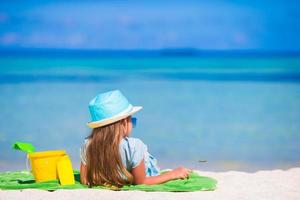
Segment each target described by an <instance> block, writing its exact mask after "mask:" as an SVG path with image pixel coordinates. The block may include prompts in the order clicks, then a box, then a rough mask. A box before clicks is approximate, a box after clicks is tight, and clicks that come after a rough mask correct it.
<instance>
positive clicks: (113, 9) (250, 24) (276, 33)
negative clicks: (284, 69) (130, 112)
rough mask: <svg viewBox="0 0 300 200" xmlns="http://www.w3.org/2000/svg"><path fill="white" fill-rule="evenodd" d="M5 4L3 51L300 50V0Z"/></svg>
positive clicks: (1, 9)
mask: <svg viewBox="0 0 300 200" xmlns="http://www.w3.org/2000/svg"><path fill="white" fill-rule="evenodd" d="M298 2H299V1H291V0H286V1H284V0H277V1H276V0H274V1H256V2H254V1H251V0H247V1H246V0H245V1H241V0H236V1H228V0H223V1H215V0H210V1H188V0H185V1H174V0H173V1H163V3H162V1H66V0H60V1H32V0H26V1H1V2H0V48H1V49H4V48H71V49H160V48H198V49H210V50H229V49H237V50H243V49H254V50H270V51H274V50H281V51H299V50H300V39H299V35H300V25H299V24H300V23H299V19H300V3H298Z"/></svg>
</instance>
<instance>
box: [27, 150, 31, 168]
mask: <svg viewBox="0 0 300 200" xmlns="http://www.w3.org/2000/svg"><path fill="white" fill-rule="evenodd" d="M26 169H27V171H29V172H30V171H31V170H30V162H29V155H28V154H27V155H26Z"/></svg>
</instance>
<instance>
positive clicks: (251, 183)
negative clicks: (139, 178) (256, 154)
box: [0, 168, 300, 200]
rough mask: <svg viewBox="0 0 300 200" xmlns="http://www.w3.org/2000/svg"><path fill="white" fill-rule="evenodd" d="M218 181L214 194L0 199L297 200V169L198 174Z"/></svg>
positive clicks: (6, 195) (8, 194) (35, 194)
mask: <svg viewBox="0 0 300 200" xmlns="http://www.w3.org/2000/svg"><path fill="white" fill-rule="evenodd" d="M198 173H199V174H201V175H204V176H210V177H213V178H216V179H217V180H218V188H217V189H216V190H215V191H199V192H143V191H109V190H97V189H88V190H57V191H54V192H48V191H42V190H10V191H7V190H0V199H1V200H4V199H22V200H27V199H28V200H35V199H49V200H52V199H57V200H58V199H66V200H74V199H81V200H85V199H86V200H90V199H118V200H119V199H126V200H129V199H130V200H135V199H136V200H140V199H151V200H152V199H176V200H181V199H184V200H190V199H197V200H198V199H251V200H252V199H272V200H274V199H280V200H282V199H300V187H299V186H300V168H292V169H289V170H272V171H258V172H255V173H246V172H236V171H229V172H200V171H198Z"/></svg>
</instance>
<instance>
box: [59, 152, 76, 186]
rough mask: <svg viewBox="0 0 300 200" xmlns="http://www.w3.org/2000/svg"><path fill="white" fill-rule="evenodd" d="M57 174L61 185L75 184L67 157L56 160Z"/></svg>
mask: <svg viewBox="0 0 300 200" xmlns="http://www.w3.org/2000/svg"><path fill="white" fill-rule="evenodd" d="M57 172H58V178H59V181H60V184H61V185H73V184H75V179H74V172H73V168H72V163H71V160H70V158H69V156H67V155H65V156H63V157H61V158H60V159H59V160H58V163H57Z"/></svg>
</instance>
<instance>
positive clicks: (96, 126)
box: [87, 106, 143, 128]
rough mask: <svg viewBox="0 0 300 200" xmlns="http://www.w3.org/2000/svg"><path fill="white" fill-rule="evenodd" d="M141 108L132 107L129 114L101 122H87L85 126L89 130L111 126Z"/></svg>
mask: <svg viewBox="0 0 300 200" xmlns="http://www.w3.org/2000/svg"><path fill="white" fill-rule="evenodd" d="M142 108H143V107H142V106H133V107H132V109H131V110H130V111H129V112H127V113H123V114H121V115H116V116H114V117H111V118H107V119H103V120H99V121H95V122H88V123H87V125H88V126H89V127H90V128H98V127H101V126H105V125H108V124H112V123H114V122H117V121H119V120H121V119H124V118H126V117H128V116H130V115H133V114H134V113H136V112H138V111H139V110H141V109H142Z"/></svg>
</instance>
